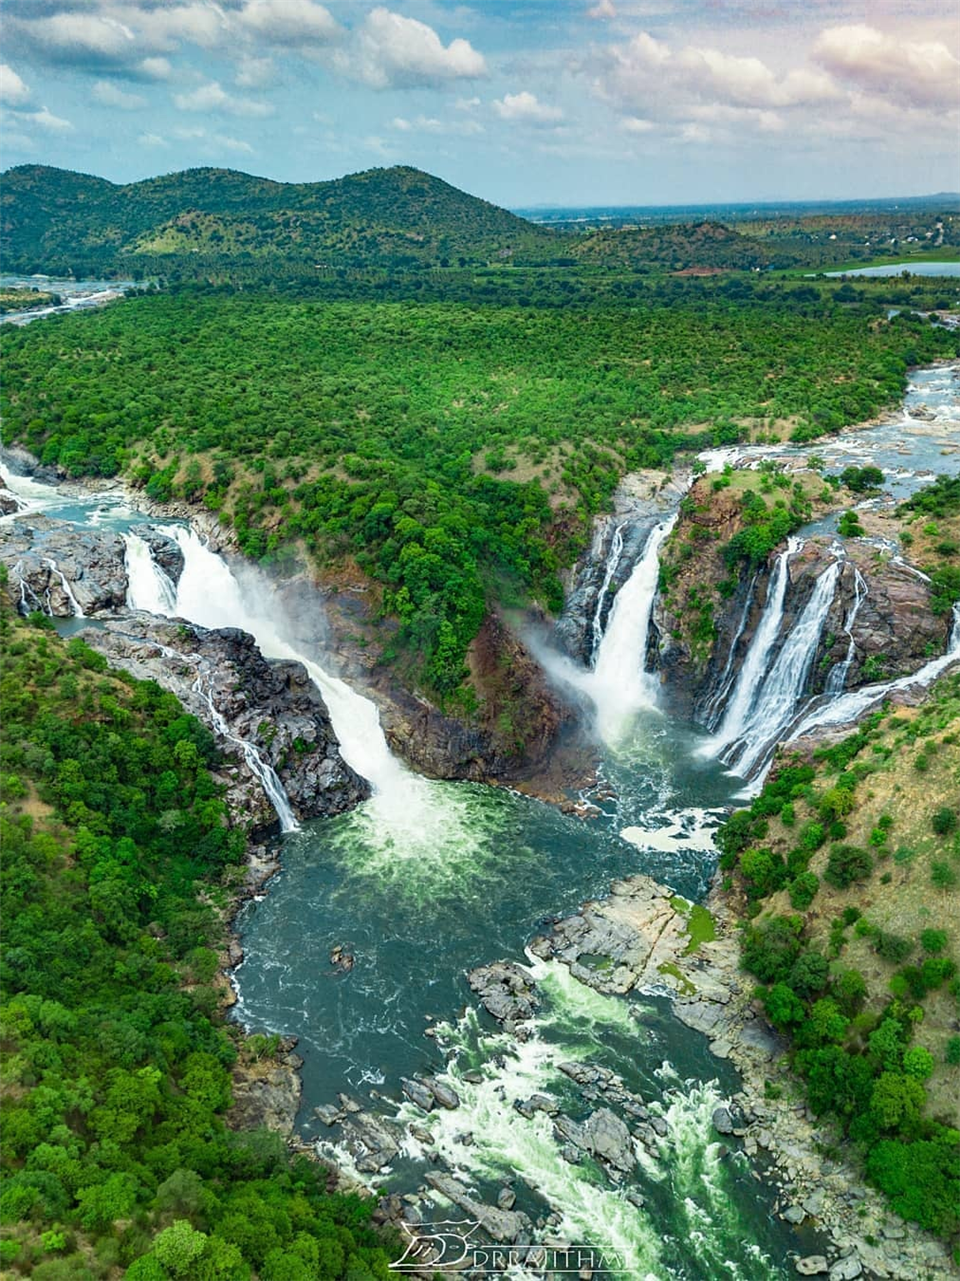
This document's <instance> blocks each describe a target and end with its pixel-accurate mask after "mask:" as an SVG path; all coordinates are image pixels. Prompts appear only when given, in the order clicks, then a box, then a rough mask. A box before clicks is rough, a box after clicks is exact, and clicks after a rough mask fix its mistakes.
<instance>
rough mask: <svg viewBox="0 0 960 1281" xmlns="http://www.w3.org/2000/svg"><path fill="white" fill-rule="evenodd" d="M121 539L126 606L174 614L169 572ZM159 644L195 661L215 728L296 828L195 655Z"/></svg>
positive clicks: (266, 765) (269, 770) (143, 547)
mask: <svg viewBox="0 0 960 1281" xmlns="http://www.w3.org/2000/svg"><path fill="white" fill-rule="evenodd" d="M123 539H124V542H125V543H126V546H127V554H126V569H127V605H128V606H129V608H130V609H142V610H145V611H146V612H148V613H150V614H160V615H161V616H163V617H165V618H169V617H171V616H172V615H174V614H176V613H177V612H178V611H177V589H176V587H175V586H174V585H173V583H172V581H171V579H170V576H169V575H168V574H166V573H165V572H164V570H163V569H162V568H161V567H160V566H159V565H158V564H157V562H156V561H155V560H154V559H153V555H152V553H151V551H150V548H149V546H148V545H147V543H146V542H145V541H144V540H143V539H142V538H141V537H140V535H139V534H133V533H127V534H124V536H123ZM160 648H161V649H162V650H163V652H164V653H165V654H167V656H168V657H171V658H176V659H179V660H181V661H182V660H183V659H186V660H187V661H188V662H195V663H196V665H197V677H196V680H195V681H194V682H193V692H194V693H195V694H197V695H198V696H199V697H200V698H202V699H203V701H204V703H206V705H207V709H208V712H209V715H210V720H211V721H212V722H213V725H214V727H215V728H216V730H217V732H218V733H219V734H220V735H221V737H223V738H225V739H226V740H227V741H228V742H230V743H233V744H234V746H236V747H239V748H240V750H241V752H242V753H243V757H244V760H245V761H246V762H247V765H248V766H249V768H250V771H251V773H252V774H254V775H255V777H256V778H258V779H259V780H260V786H261V787H262V788H263V790H264V793H265V794H266V796H267V799H268V800H269V801H270V804H271V805H272V806H273V808H274V810H275V811H276V814H277V819H278V820H279V823H280V830H281V831H282V832H296V831H299V824H298V823H297V816H296V815H295V814H294V812H293V807H292V805H291V804H290V798H289V797H288V796H287V793H286V790H285V789H284V786H283V784H282V783H281V782H280V778H279V776H278V775H277V772H276V770H275V769H274V768H273V766H272V765H271V764H270V762H269V761H267V760H265V759H264V757H263V756H261V754H260V752H259V751H258V750H257V748H256V747H255V746H254V744H253V743H251V742H249V741H248V740H247V739H245V738H240V737H239V736H238V735H236V734H234V733H233V731H232V730H231V729H230V726H229V725H228V724H227V722H226V720H225V719H224V717H223V715H222V714H221V713H220V712H219V711H218V710H217V708H216V706H215V704H214V701H213V695H212V694H211V692H210V690H209V689H208V688H207V685H206V683H205V681H204V679H203V672H202V670H201V667H200V661H201V660H200V657H199V655H189V654H187V655H185V654H181V653H179V652H178V651H176V650H169V649H167V647H166V646H165V645H161V646H160Z"/></svg>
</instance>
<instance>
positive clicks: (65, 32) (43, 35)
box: [11, 13, 136, 66]
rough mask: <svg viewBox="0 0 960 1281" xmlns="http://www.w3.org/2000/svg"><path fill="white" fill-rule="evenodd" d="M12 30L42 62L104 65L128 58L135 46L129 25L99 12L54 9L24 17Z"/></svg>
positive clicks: (15, 23) (13, 23) (15, 22)
mask: <svg viewBox="0 0 960 1281" xmlns="http://www.w3.org/2000/svg"><path fill="white" fill-rule="evenodd" d="M11 25H12V30H13V33H14V35H15V36H16V37H18V38H19V39H20V40H22V41H23V42H24V43H25V44H26V45H27V46H28V48H29V49H30V50H31V51H32V52H33V53H34V54H35V56H37V57H38V58H39V59H40V60H41V61H43V62H53V63H67V64H69V63H81V64H89V65H94V66H107V65H110V64H116V63H118V62H122V61H123V60H124V59H125V58H129V57H130V55H131V53H132V52H133V51H134V50H135V48H136V38H135V36H134V34H133V32H132V31H131V29H130V28H129V27H128V26H126V25H125V24H124V23H122V22H119V21H118V20H117V19H116V18H110V17H106V16H104V15H103V14H99V13H55V14H52V15H50V16H49V17H43V18H37V19H34V20H33V21H25V20H23V19H19V18H15V19H13V21H12V24H11Z"/></svg>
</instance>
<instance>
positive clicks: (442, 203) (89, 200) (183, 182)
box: [0, 165, 559, 272]
mask: <svg viewBox="0 0 960 1281" xmlns="http://www.w3.org/2000/svg"><path fill="white" fill-rule="evenodd" d="M0 209H2V249H3V258H4V262H5V264H6V267H7V269H8V270H14V271H38V270H42V271H46V272H55V271H59V270H61V269H62V268H64V267H72V266H73V265H74V263H75V262H78V261H79V262H82V263H83V265H84V269H85V271H87V272H89V271H90V270H93V269H97V270H101V271H110V270H114V271H116V270H121V271H122V270H124V269H125V266H127V265H136V266H137V267H141V269H142V265H143V264H144V263H145V264H146V266H147V267H149V265H150V262H151V261H157V262H162V261H163V259H164V258H169V257H170V256H171V255H183V254H199V255H201V256H202V257H212V256H217V257H224V256H226V257H242V258H258V257H264V256H279V257H283V258H287V259H295V260H300V261H309V262H310V263H311V264H313V263H323V264H324V265H329V266H334V267H337V266H356V265H378V264H379V265H393V266H447V265H451V266H456V265H466V264H467V263H476V262H489V261H497V260H511V259H514V258H516V257H518V256H523V257H525V258H527V259H530V258H531V256H532V257H533V258H538V257H539V258H542V257H547V258H549V256H550V255H552V254H553V255H555V254H556V252H557V245H558V241H559V237H558V236H557V234H556V233H555V232H551V231H548V230H545V229H542V228H537V227H534V226H533V225H532V224H531V223H528V222H525V221H524V219H522V218H518V217H517V216H516V215H515V214H511V213H508V212H507V211H506V210H505V209H500V208H498V207H497V206H496V205H492V204H490V203H488V202H487V201H485V200H480V199H478V198H477V197H475V196H470V195H467V194H466V192H463V191H459V190H458V189H457V188H456V187H452V186H450V184H449V183H446V182H443V181H442V180H441V179H439V178H434V177H432V176H431V175H430V174H426V173H423V172H421V171H420V170H418V169H412V168H409V167H405V166H397V167H394V168H391V169H370V170H367V171H366V172H363V173H356V174H350V175H348V176H347V177H344V178H337V179H335V180H333V181H330V182H316V183H281V182H273V181H271V180H269V179H266V178H256V177H252V176H251V175H249V174H244V173H238V172H236V171H234V170H230V169H188V170H186V171H184V172H183V173H174V174H166V175H164V176H162V177H158V178H149V179H146V180H144V181H142V182H134V183H129V184H127V185H125V186H118V185H115V184H114V183H110V182H107V181H106V180H105V179H102V178H95V177H90V176H88V175H85V174H76V173H71V172H70V171H68V170H63V169H53V168H48V167H45V166H41V165H21V166H18V167H16V168H14V169H10V170H9V171H8V172H7V173H6V174H5V175H4V177H3V194H2V197H0Z"/></svg>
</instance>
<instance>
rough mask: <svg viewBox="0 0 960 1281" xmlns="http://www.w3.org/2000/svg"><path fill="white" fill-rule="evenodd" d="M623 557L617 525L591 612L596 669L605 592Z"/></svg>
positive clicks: (593, 655)
mask: <svg viewBox="0 0 960 1281" xmlns="http://www.w3.org/2000/svg"><path fill="white" fill-rule="evenodd" d="M622 555H623V525H618V526H617V527H616V529H615V530H614V531H613V538H612V539H611V541H610V551H609V553H608V555H607V563H606V566H605V567H604V571H603V582H602V583H601V585H600V591H599V592H598V594H597V607H596V609H595V610H594V612H593V644H592V646H591V649H590V661H591V666H593V667H596V665H597V655H598V653H599V650H600V645H601V644H602V642H603V624H604V616H603V606H604V602H605V601H606V599H607V592H608V591H609V590H610V583H611V582H612V581H613V576H614V574H615V573H616V572H617V566H618V565H619V564H620V557H621V556H622Z"/></svg>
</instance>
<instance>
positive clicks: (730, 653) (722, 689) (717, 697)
mask: <svg viewBox="0 0 960 1281" xmlns="http://www.w3.org/2000/svg"><path fill="white" fill-rule="evenodd" d="M756 585H757V576H756V574H754V576H753V578H752V579H751V580H750V586H749V587H748V588H747V595H746V599H745V600H744V602H743V609H742V610H741V612H740V621H739V623H738V624H737V630H736V631H735V632H734V635H733V640H732V641H731V642H730V648H729V650H727V661H726V663H725V664H724V668H723V671H722V672H721V674H720V679H719V680H718V681H717V686H716V689H715V690H714V692H713V693H712V694H711V695H710V698H709V699H708V700H707V703H706V706H705V708H704V712H703V723H704V724H705V725H706V727H707V729H709V730H713V729H715V728H716V724H717V721H718V720H719V718H720V711H721V708H722V707H723V705H724V703H725V701H726V698H727V695H728V694H729V693H730V690H731V688H732V687H733V682H734V680H735V679H736V674H735V672H734V660H735V658H736V656H737V646H738V645H739V644H740V638H741V637H742V636H743V633H744V632H745V631H746V627H747V619H748V618H749V617H750V608H751V606H752V605H753V592H754V588H755V587H756Z"/></svg>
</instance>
